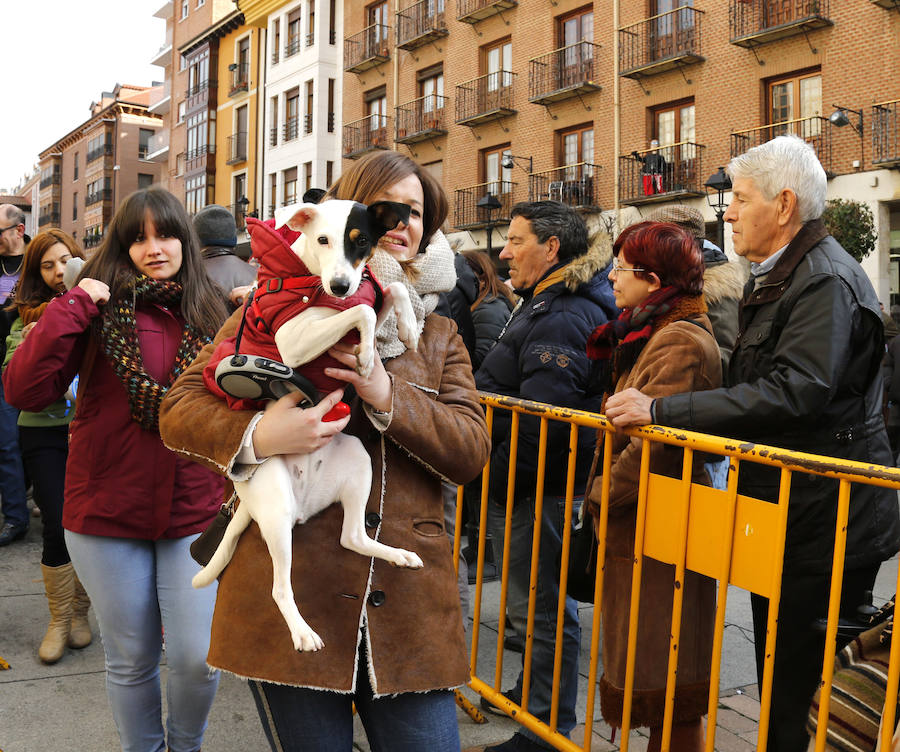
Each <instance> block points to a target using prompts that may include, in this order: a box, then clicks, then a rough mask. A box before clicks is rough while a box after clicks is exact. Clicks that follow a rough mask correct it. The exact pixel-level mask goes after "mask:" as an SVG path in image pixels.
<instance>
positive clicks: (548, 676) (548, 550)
mask: <svg viewBox="0 0 900 752" xmlns="http://www.w3.org/2000/svg"><path fill="white" fill-rule="evenodd" d="M565 507H566V503H565V499H563V498H559V497H552V496H551V497H546V498H545V499H544V508H543V524H542V526H541V548H540V555H539V559H538V577H537V588H536V591H535V596H534V597H535V609H534V640H533V643H532V645H533V646H532V653H531V686H530V689H529V691H528V712H529V713H531V714H532V715H534V716H536V717H537V718H539V719H540V720H542V721H544V722H545V723H549V722H550V699H551V696H552V691H553V656H554V653H555V645H556V608H557V603H558V602H559V557H560V552H561V551H562V533H563V524H564V522H565ZM580 507H581V499H579V498H577V497H576V499H575V503H574V505H573V512H572V517H573V519H574V518H575V517H576V514H577V511H578V509H579V508H580ZM504 518H505V508H504V507H502V506H500V505H498V504H495V503H493V502H490V503H489V504H488V520H487V521H488V530H490V531H491V535H493V544H494V555H495V557H496V561H497V565H498V566H500V564H501V562H502V561H503V558H502V557H503V548H504V545H506V541H504V540H503V525H504ZM534 520H535V518H534V499H520V500H519V501H517V502H516V505H515V507H514V508H513V516H512V529H511V531H510V540H509V584H508V587H509V589H508V591H507V599H506V613H507V615H508V616H509V620H510V621H511V622H512V625H513V627H514V628H515V630H516V633H517V634H520V635H522V636H524V635H525V631H526V624H527V619H528V586H529V578H530V576H531V546H532V538H533V535H534ZM501 618H503V616H502V615H501ZM580 645H581V626H580V624H579V621H578V604H577V603H576V602H575V600H573V599H572V598H569V597H568V596H566V607H565V611H564V617H563V639H562V667H561V673H560V687H559V716H558V720H557V730H558V731H559V732H560V733H561V734H565V735H566V736H568V735H569V733H570V732H571V731H572V729H573V728H575V701H576V699H577V697H578V651H579V648H580ZM523 660H524V659H523ZM512 695H513V699H515V700H518V701H520V700H521V697H522V673H521V672H520V673H519V678H518V679H517V681H516V686H515V689H514V690H512ZM519 733H520V734H523V735H524V736H527V737H528V738H530V739H532V740H533V741H535V742H537V743H539V744H544V742H543V741H541V740H539V739H538V737H537V736H535V735H534V734H533V733H532V732H530V731H528V729H525V728H523V729H521V730H520V731H519Z"/></svg>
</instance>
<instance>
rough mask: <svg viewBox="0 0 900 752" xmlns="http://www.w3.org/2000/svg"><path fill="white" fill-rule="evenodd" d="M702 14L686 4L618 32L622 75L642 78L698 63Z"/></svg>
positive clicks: (702, 58)
mask: <svg viewBox="0 0 900 752" xmlns="http://www.w3.org/2000/svg"><path fill="white" fill-rule="evenodd" d="M702 18H703V11H702V10H697V9H696V8H691V7H688V6H686V5H684V6H682V7H680V8H676V9H675V10H670V11H666V12H665V13H660V14H659V15H656V16H653V17H652V18H647V19H645V20H643V21H640V22H638V23H636V24H631V25H630V26H623V27H622V28H621V29H619V75H621V76H625V77H626V78H640V77H641V76H652V75H653V74H654V73H662V72H663V71H667V70H671V69H672V68H676V67H678V66H682V65H690V64H691V63H699V62H701V61H702V60H704V59H705V58H704V57H703V56H702V55H701V54H700V22H701V20H702Z"/></svg>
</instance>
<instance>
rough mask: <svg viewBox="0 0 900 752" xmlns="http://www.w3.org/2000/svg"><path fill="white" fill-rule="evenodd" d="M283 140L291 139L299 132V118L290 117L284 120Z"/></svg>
mask: <svg viewBox="0 0 900 752" xmlns="http://www.w3.org/2000/svg"><path fill="white" fill-rule="evenodd" d="M283 129H284V140H285V141H293V140H294V139H295V138H297V135H298V134H299V132H300V118H299V117H292V118H288V119H287V120H285V121H284V126H283Z"/></svg>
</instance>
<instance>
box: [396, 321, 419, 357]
mask: <svg viewBox="0 0 900 752" xmlns="http://www.w3.org/2000/svg"><path fill="white" fill-rule="evenodd" d="M397 336H398V337H399V339H400V341H401V342H402V343H403V344H404V345H406V348H407V349H408V350H417V349H418V348H419V328H418V325H417V324H416V320H415V318H412V319H407V317H406V316H398V317H397Z"/></svg>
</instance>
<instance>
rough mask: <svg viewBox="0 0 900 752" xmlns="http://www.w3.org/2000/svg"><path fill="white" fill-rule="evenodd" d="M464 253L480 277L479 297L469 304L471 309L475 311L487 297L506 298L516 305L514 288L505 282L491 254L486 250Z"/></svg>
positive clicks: (467, 261) (468, 262) (476, 274)
mask: <svg viewBox="0 0 900 752" xmlns="http://www.w3.org/2000/svg"><path fill="white" fill-rule="evenodd" d="M462 255H463V257H464V258H465V259H466V263H467V264H468V265H469V266H470V267H471V268H472V271H474V272H475V276H476V277H478V297H477V298H475V302H474V303H472V305H471V306H469V310H471V311H474V310H475V309H476V308H478V306H479V305H481V301H482V300H484V299H485V298H506V299H507V300H508V301H509V302H510V305H512V306H515V304H516V299H515V298H514V297H513V294H512V290H510V289H509V288H508V287H507V286H506V285H505V284H503V281H502V280H501V279H500V277H499V275H498V274H497V270H496V269H495V268H494V264H493V262H492V261H491V257H490V256H488V255H487V254H486V253H485V252H484V251H463V252H462Z"/></svg>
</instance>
